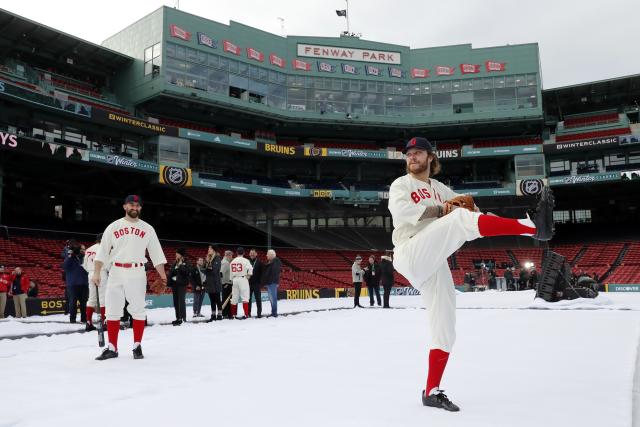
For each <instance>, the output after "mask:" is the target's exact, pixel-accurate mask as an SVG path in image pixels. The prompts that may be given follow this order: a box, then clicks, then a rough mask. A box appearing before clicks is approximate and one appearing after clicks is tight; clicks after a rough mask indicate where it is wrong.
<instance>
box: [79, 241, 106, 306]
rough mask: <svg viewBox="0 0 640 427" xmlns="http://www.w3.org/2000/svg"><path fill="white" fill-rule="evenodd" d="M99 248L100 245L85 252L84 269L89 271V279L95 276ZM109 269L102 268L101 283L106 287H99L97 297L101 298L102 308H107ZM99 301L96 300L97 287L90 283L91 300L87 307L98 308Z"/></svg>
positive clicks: (95, 245)
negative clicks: (106, 295)
mask: <svg viewBox="0 0 640 427" xmlns="http://www.w3.org/2000/svg"><path fill="white" fill-rule="evenodd" d="M99 248H100V243H96V244H94V245H93V246H91V247H90V248H89V249H87V250H86V251H85V252H84V260H83V261H82V268H84V269H85V270H86V271H87V273H89V278H91V276H93V271H94V270H95V266H94V263H93V261H94V259H95V257H96V254H97V253H98V249H99ZM108 268H109V266H108V265H106V264H105V265H104V266H103V267H102V270H100V283H101V284H103V285H104V286H98V292H97V294H98V295H97V296H99V297H100V307H106V306H105V292H106V289H107V286H106V284H107V280H108V278H109V270H108ZM97 299H98V298H96V287H95V286H94V285H93V284H91V283H90V284H89V300H88V301H87V307H93V308H96V306H97V304H98V302H97Z"/></svg>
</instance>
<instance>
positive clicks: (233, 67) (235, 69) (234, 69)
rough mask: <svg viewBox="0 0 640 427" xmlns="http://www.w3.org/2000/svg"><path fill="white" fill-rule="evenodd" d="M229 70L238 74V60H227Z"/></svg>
mask: <svg viewBox="0 0 640 427" xmlns="http://www.w3.org/2000/svg"><path fill="white" fill-rule="evenodd" d="M229 72H230V73H234V74H238V61H234V60H233V59H230V60H229Z"/></svg>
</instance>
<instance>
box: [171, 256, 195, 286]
mask: <svg viewBox="0 0 640 427" xmlns="http://www.w3.org/2000/svg"><path fill="white" fill-rule="evenodd" d="M190 270H191V268H190V267H189V264H187V262H186V261H183V262H182V264H180V265H178V263H177V262H174V263H173V265H172V266H171V271H169V283H168V284H167V286H169V287H170V288H177V287H180V286H187V285H188V284H189V276H190Z"/></svg>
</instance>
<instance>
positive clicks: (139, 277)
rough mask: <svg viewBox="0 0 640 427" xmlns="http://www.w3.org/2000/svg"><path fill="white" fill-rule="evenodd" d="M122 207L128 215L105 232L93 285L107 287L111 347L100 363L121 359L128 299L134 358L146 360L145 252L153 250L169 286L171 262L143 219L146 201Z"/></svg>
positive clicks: (130, 201) (127, 202) (126, 202)
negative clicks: (105, 268)
mask: <svg viewBox="0 0 640 427" xmlns="http://www.w3.org/2000/svg"><path fill="white" fill-rule="evenodd" d="M122 207H123V209H124V211H125V216H124V217H123V218H120V219H117V220H115V221H114V222H112V223H111V224H109V226H108V227H107V228H106V229H105V230H104V233H103V236H102V242H101V243H100V248H99V249H98V253H97V254H96V257H95V260H94V271H93V276H92V278H91V283H92V284H96V285H98V286H105V285H106V287H107V289H106V291H105V299H106V303H105V306H106V312H107V334H108V336H109V345H108V346H107V347H106V348H105V349H104V350H103V352H102V354H101V355H100V356H98V357H96V360H106V359H112V358H114V357H118V332H119V331H120V316H122V310H123V309H124V303H125V298H126V300H127V301H128V302H129V306H128V308H127V309H128V311H129V314H130V315H131V317H132V318H133V358H134V359H142V358H144V356H143V355H142V346H141V345H140V343H141V341H142V334H143V333H144V323H145V310H144V303H145V294H146V290H147V274H146V272H145V269H144V266H145V264H146V257H145V251H147V250H148V251H149V257H150V258H151V261H152V262H153V266H154V267H155V268H156V271H157V272H158V274H159V275H160V278H161V279H162V282H163V285H165V286H166V284H167V275H166V273H165V271H164V265H165V264H166V263H167V260H166V258H165V257H164V253H163V252H162V247H161V246H160V242H159V241H158V236H157V235H156V231H155V230H154V229H153V227H152V226H151V225H149V224H148V223H146V222H144V221H143V220H141V219H140V212H141V211H142V199H141V198H140V196H136V195H130V196H127V198H126V199H125V200H124V205H123V206H122ZM105 265H108V266H110V268H109V277H108V279H107V283H103V282H102V280H101V274H102V268H103V266H105Z"/></svg>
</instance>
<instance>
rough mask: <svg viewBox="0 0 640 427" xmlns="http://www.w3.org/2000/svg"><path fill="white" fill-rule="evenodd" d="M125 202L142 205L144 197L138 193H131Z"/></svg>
mask: <svg viewBox="0 0 640 427" xmlns="http://www.w3.org/2000/svg"><path fill="white" fill-rule="evenodd" d="M124 203H125V204H126V203H137V204H139V205H140V206H142V197H140V196H138V195H137V194H129V195H128V196H127V197H126V198H125V199H124Z"/></svg>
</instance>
